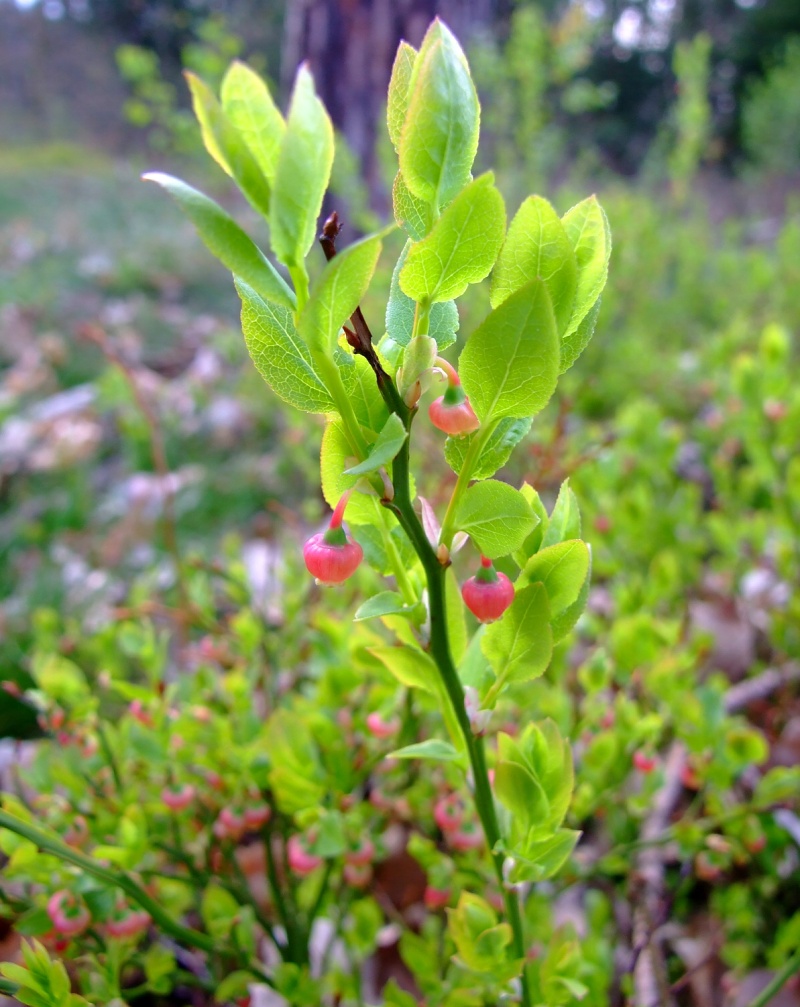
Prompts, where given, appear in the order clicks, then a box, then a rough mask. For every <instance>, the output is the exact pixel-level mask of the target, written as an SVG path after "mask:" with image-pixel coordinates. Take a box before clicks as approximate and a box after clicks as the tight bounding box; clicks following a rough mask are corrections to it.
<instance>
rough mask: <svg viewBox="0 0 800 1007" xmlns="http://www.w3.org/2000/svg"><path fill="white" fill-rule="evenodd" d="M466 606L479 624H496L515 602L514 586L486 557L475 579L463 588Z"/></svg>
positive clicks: (462, 595) (462, 592) (482, 559)
mask: <svg viewBox="0 0 800 1007" xmlns="http://www.w3.org/2000/svg"><path fill="white" fill-rule="evenodd" d="M461 597H462V598H463V599H464V604H465V605H466V606H467V608H468V609H469V610H470V612H472V614H473V615H474V616H475V618H476V619H477V620H478V621H479V622H496V621H497V619H499V618H500V616H501V615H502V614H503V613H504V612H505V610H506V609H507V608H508V607H509V605H510V604H511V603H512V602H513V600H514V585H513V584H512V583H511V581H510V580H509V579H508V577H506V575H505V574H504V573H498V572H497V571H496V570H495V568H494V564H493V563H492V561H491V560H490V559H488V558H487V557H486V556H481V566H480V569H479V570H478V572H477V573H476V574H475V576H474V577H470V579H469V580H468V581H465V583H464V586H463V587H462V588H461Z"/></svg>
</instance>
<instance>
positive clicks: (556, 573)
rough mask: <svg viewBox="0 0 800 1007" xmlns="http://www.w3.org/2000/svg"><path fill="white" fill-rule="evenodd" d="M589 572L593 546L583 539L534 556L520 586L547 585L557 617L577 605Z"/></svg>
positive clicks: (521, 578) (524, 571) (550, 600)
mask: <svg viewBox="0 0 800 1007" xmlns="http://www.w3.org/2000/svg"><path fill="white" fill-rule="evenodd" d="M588 573H589V547H588V546H587V545H586V543H585V542H582V541H581V540H580V539H572V540H571V541H567V542H559V543H558V544H557V545H552V546H550V547H549V548H547V549H542V550H541V551H540V552H537V553H536V555H535V556H532V557H531V558H530V559H529V560H528V562H527V563H526V564H525V568H524V569H523V571H522V573H521V574H520V578H519V580H518V581H517V586H518V587H521V586H523V585H525V584H535V583H537V582H540V583H542V584H544V586H545V589H546V591H547V598H548V601H549V603H550V612H551V614H552V615H553V616H556V615H560V614H561V613H562V612H563V611H564V610H565V609H567V608H569V606H570V605H572V604H574V602H575V601H577V599H578V595H579V594H580V593H581V588H582V587H583V585H584V582H585V581H586V576H587V574H588Z"/></svg>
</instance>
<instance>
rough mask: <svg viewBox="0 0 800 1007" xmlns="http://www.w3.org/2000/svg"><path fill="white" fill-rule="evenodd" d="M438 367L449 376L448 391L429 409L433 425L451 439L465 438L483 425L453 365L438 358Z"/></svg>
mask: <svg viewBox="0 0 800 1007" xmlns="http://www.w3.org/2000/svg"><path fill="white" fill-rule="evenodd" d="M436 365H437V367H439V368H441V370H443V371H444V373H445V374H446V375H447V391H446V392H445V393H444V395H440V396H439V398H438V399H435V400H434V401H433V402H432V403H431V405H430V408H429V409H428V416H429V417H430V421H431V423H433V425H434V426H435V427H438V428H439V429H440V430H444V432H445V433H446V434H449V435H450V436H451V437H464V436H465V435H466V434H471V433H472V432H473V431H474V430H477V429H478V427H479V426H480V425H481V423H480V420H479V419H478V417H477V416H476V415H475V413H474V411H473V409H472V406H471V405H470V404H469V399H468V398H467V396H466V394H465V392H464V389H463V388H462V387H461V380H460V379H459V377H458V374H457V372H456V370H455V368H454V367H453V366H452V364H449V363H448V362H447V361H446V360H443V359H442V358H441V357H437V358H436Z"/></svg>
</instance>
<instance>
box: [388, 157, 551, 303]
mask: <svg viewBox="0 0 800 1007" xmlns="http://www.w3.org/2000/svg"><path fill="white" fill-rule="evenodd" d="M556 219H557V218H556ZM505 223H506V211H505V206H504V205H503V197H502V196H501V195H500V193H499V192H498V190H497V188H496V187H495V185H494V175H493V174H492V172H490V171H488V172H486V174H485V175H481V176H480V177H479V178H476V179H475V181H474V182H471V183H470V184H469V185H468V186H466V188H464V189H462V190H461V192H459V194H458V195H457V196H456V198H455V199H454V200H453V202H452V203H450V205H449V206H448V207H447V209H446V210H445V211H444V213H442V215H441V217H439V219H438V220H437V221H436V223H435V224H434V225H433V227H432V229H431V231H430V233H429V234H428V236H427V237H426V238H424V239H423V240H422V241H419V242H417V243H416V244H414V245H412V246H411V250H410V251H409V253H408V256H407V258H406V263H405V265H404V266H403V269H402V272H401V273H400V287H401V289H402V290H403V292H404V293H406V294H408V296H409V297H411V298H413V299H414V300H415V301H427V302H435V301H448V300H451V299H452V298H454V297H460V296H461V295H462V294H463V293H464V291H465V290H466V289H467V287H468V286H469V284H470V283H479V282H480V281H481V280H482V279H484V277H486V276H488V275H489V272H490V270H491V268H492V266H493V265H494V261H495V259H496V258H497V253H498V252H499V250H500V245H501V244H502V243H503V234H504V231H505ZM559 226H560V225H559Z"/></svg>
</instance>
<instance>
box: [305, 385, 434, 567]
mask: <svg viewBox="0 0 800 1007" xmlns="http://www.w3.org/2000/svg"><path fill="white" fill-rule="evenodd" d="M372 383H373V385H374V384H375V382H374V381H373V382H372ZM354 460H355V458H354V456H353V452H352V449H351V447H350V444H349V442H348V440H347V436H346V434H345V432H344V429H343V427H342V424H341V421H340V420H339V419H338V417H337V418H336V419H334V420H331V421H330V422H328V423H327V424H326V426H325V432H324V433H323V435H322V448H321V451H320V474H321V476H322V495H323V496H324V497H325V500H326V501H327V503H328V506H329V507H330V508H331V510H333V508H334V507H335V506H336V504H337V503H338V502H339V499H340V497H341V495H342V493H344V492H345V490H349V489H352V488H353V487H354V486H356V485H357V484H358V483H359V482H361V485H362V486H363V485H364V483H363V480H361V479H360V477H359V476H348V475H345V472H344V470H345V469H346V468H347V467H348V465H349V464H352V462H353V461H354ZM415 492H416V490H415V487H414V483H413V480H412V482H411V496H412V499H413V497H414V495H415ZM347 523H348V524H349V525H374V526H375V527H376V528H389V529H391V534H392V537H393V538H394V535H395V533H397V534H398V535H400V534H402V536H405V532H401V529H400V528H399V525H398V524H397V518H396V517H395V516H394V515H393V514H392V513H391V512H390V511H387V510H386V508H385V507H383V506H382V505H381V503H380V501H379V500H378V498H377V496H375V495H374V494H372V493H366V492H364V493H360V492H359V493H354V494H353V495H352V496H351V497H350V501H349V503H348V504H347ZM403 541H404V542H406V541H407V540H405V539H403ZM400 551H401V553H402V551H403V549H402V548H401V550H400Z"/></svg>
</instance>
